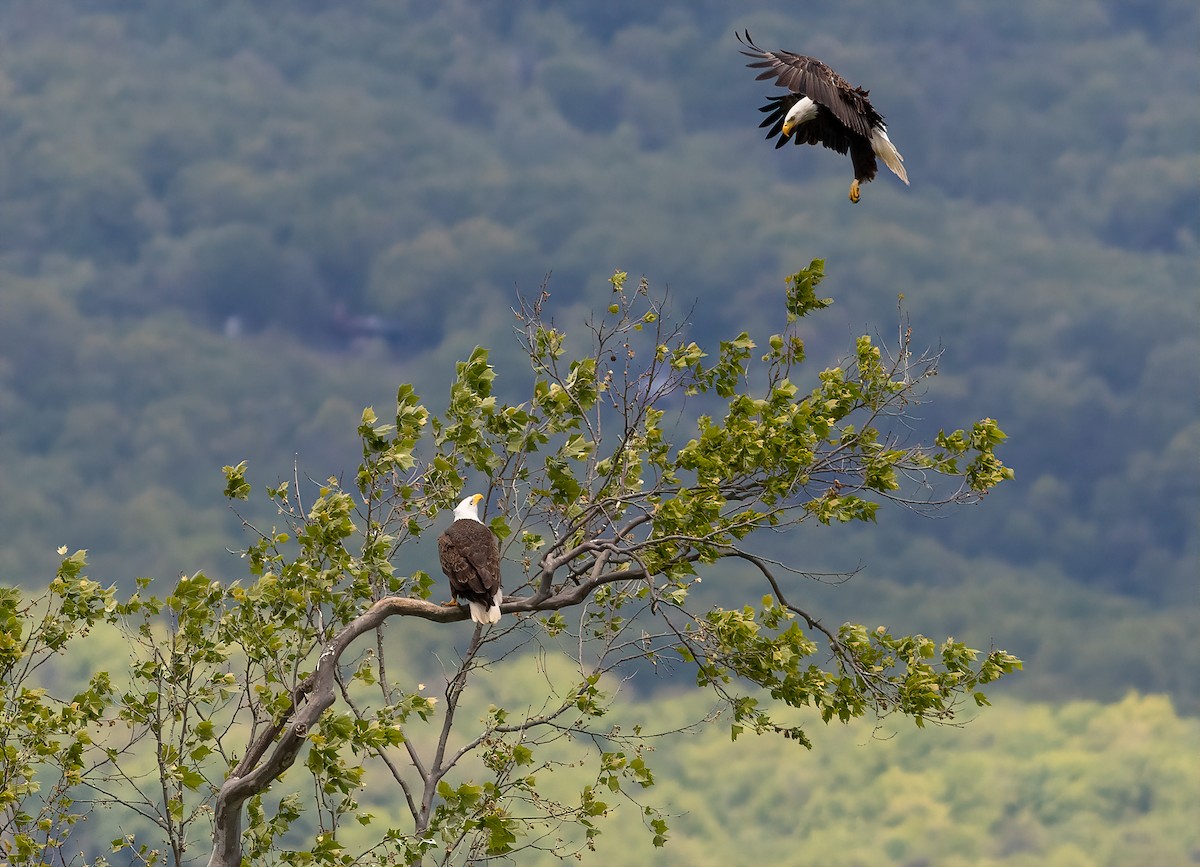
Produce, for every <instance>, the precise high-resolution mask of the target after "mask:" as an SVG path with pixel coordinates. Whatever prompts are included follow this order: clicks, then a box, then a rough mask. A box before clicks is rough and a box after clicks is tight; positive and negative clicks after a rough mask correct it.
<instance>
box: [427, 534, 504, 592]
mask: <svg viewBox="0 0 1200 867" xmlns="http://www.w3.org/2000/svg"><path fill="white" fill-rule="evenodd" d="M438 556H439V558H440V560H441V563H442V571H443V572H445V573H446V577H447V578H448V579H450V589H451V591H453V593H454V595H455V596H461V597H462V598H463V599H467V600H473V601H475V602H484V603H487V604H489V605H490V604H491V602H492V598H493V597H494V596H495V595H496V591H497V590H499V589H500V546H499V545H498V544H497V542H496V536H495V534H493V533H492V531H491V529H489V528H488V527H487V525H485V524H481V523H479V522H478V521H470V520H459V521H455V522H454V523H453V524H451V525H450V526H449V527H447V528H446V532H444V533H442V535H441V536H439V537H438Z"/></svg>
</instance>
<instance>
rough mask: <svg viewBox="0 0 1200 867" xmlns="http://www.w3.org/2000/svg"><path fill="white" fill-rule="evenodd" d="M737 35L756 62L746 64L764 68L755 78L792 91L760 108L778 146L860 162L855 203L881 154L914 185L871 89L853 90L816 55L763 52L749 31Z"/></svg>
mask: <svg viewBox="0 0 1200 867" xmlns="http://www.w3.org/2000/svg"><path fill="white" fill-rule="evenodd" d="M734 35H735V36H737V38H738V42H740V43H742V45H744V46H746V48H749V49H750V50H749V51H742V54H744V55H746V56H747V57H753V58H755V60H756V62H755V63H747V64H746V65H747V66H748V67H750V68H751V69H762V70H763V71H762V72H760V73H759V74H758V77H757V78H756V79H755V80H756V81H762V80H764V79H767V78H773V79H775V84H776V85H777V86H779V87H786V88H787V89H788V91H790V92H789V93H786V94H784V95H782V96H771V97H768V98H767V104H766V105H764V106H763V107H762V108H760V109H759V111H761V112H763V113H764V114H766V116H767V118H766V120H764V121H763V122H762V123H761V124H759V126H760V127H769V128H768V130H767V139H768V140H770V139H773V138H775V136H779V141H777V142H775V147H777V148H781V147H783V146H784V145H785V144H787V142H788V139H792V141H794V142H795V143H796V144H810V145H815V144H820V145H824V146H825V147H827V148H830V149H832V150H835V151H837V152H838V153H840V154H844V153H846V151H849V152H850V159H851V161H853V163H854V181H853V182H852V183H851V184H850V201H852V202H857V201H858V198H859V190H858V187H859V184H860V183H861V184H865V183H867V182H868V181H870V180H871V179H872V178H874V177H875V171H876V168H877V167H876V163H875V157H876V156H878V157H879V158H880V159H882V160H883V162H884V164H885V165H887V167H888V168H889V169H891V170H892V171H893V172H895V174H896V177H898V178H899V179H900V180H902V181H904V183H905V184H907V183H908V173H907V172H905V171H904V157H902V156H900V151H898V150H896V146H895V145H893V144H892V142H891V139H889V138H888V135H887V127H886V126H884V124H883V115H881V114H880V113H879V112H877V111H876V110H875V109H874V108H873V107H872V105H871V101H870V100H869V99H867V93H868V91H865V90H863V89H862V88H861V87H851V85H850V83H849V82H848V81H846V79H844V78H842V77H841V76H840V75H838V74H837V73H836V72H834V71H833V70H832V69H830V68H829V67H828V66H826V65H825V64H824V63H822V62H821V61H819V60H817V59H816V58H815V57H805V56H804V55H803V54H792V52H790V51H763V50H762V49H761V48H759V47H758V46H757V45H755V44H754V40H752V39H751V38H750V31H749V30H747V31H746V38H745V39H743V38H742V35H741V34H740V33H735V34H734Z"/></svg>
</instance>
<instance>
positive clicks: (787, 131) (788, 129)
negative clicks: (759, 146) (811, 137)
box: [783, 120, 796, 138]
mask: <svg viewBox="0 0 1200 867" xmlns="http://www.w3.org/2000/svg"><path fill="white" fill-rule="evenodd" d="M795 128H796V124H795V123H794V122H792V121H790V120H785V121H784V122H783V135H784V137H785V138H786V137H787V136H789V135H791V134H792V130H794V129H795Z"/></svg>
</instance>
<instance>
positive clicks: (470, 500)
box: [454, 494, 483, 524]
mask: <svg viewBox="0 0 1200 867" xmlns="http://www.w3.org/2000/svg"><path fill="white" fill-rule="evenodd" d="M482 500H483V494H471V496H469V497H467V498H466V499H465V500H463V501H462V502H461V503H459V504H458V505H457V506H455V507H454V520H456V521H479V503H480V502H481V501H482ZM479 523H481V524H482V523H483V521H479Z"/></svg>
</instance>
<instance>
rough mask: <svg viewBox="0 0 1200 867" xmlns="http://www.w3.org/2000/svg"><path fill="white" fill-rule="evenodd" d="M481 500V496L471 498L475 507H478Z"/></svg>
mask: <svg viewBox="0 0 1200 867" xmlns="http://www.w3.org/2000/svg"><path fill="white" fill-rule="evenodd" d="M482 499H483V494H476V495H475V496H473V497H471V500H472V501H473V502H474V503H475V505H476V506H478V505H479V501H480V500H482Z"/></svg>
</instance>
